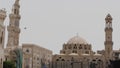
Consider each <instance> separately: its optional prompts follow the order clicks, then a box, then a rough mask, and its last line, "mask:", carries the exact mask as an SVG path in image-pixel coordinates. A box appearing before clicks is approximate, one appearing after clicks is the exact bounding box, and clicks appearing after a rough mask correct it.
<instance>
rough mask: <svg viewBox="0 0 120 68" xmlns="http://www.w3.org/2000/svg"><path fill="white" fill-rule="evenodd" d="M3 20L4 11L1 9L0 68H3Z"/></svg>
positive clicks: (4, 16)
mask: <svg viewBox="0 0 120 68" xmlns="http://www.w3.org/2000/svg"><path fill="white" fill-rule="evenodd" d="M5 18H6V11H5V9H2V10H0V68H3V58H4V39H5V26H4V20H5Z"/></svg>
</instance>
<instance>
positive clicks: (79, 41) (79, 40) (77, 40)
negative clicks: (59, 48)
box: [67, 36, 87, 44]
mask: <svg viewBox="0 0 120 68" xmlns="http://www.w3.org/2000/svg"><path fill="white" fill-rule="evenodd" d="M67 44H87V41H86V40H85V39H83V38H81V37H80V36H74V37H72V38H71V39H70V40H68V42H67Z"/></svg>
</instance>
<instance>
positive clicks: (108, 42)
mask: <svg viewBox="0 0 120 68" xmlns="http://www.w3.org/2000/svg"><path fill="white" fill-rule="evenodd" d="M105 21H106V23H105V24H106V26H105V43H104V44H105V56H106V58H107V59H110V53H111V52H112V50H113V41H112V32H113V28H112V17H111V15H110V14H108V15H107V16H106V18H105Z"/></svg>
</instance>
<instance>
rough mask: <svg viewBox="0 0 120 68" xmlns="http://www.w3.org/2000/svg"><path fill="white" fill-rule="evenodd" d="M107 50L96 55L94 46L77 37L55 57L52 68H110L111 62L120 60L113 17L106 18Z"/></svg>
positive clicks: (64, 45)
mask: <svg viewBox="0 0 120 68" xmlns="http://www.w3.org/2000/svg"><path fill="white" fill-rule="evenodd" d="M105 22H106V23H105V42H104V44H105V49H104V50H99V51H97V53H95V52H94V51H93V50H92V45H91V44H89V43H87V42H86V41H85V40H84V39H83V38H81V37H79V36H75V37H73V38H71V39H70V40H69V41H68V42H67V43H65V44H63V48H62V50H60V54H56V55H53V57H52V58H53V60H52V63H51V68H78V67H79V68H109V64H110V60H118V59H120V50H113V41H112V31H113V28H112V17H111V15H110V14H108V15H107V16H106V18H105Z"/></svg>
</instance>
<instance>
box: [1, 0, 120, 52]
mask: <svg viewBox="0 0 120 68" xmlns="http://www.w3.org/2000/svg"><path fill="white" fill-rule="evenodd" d="M13 3H14V0H0V8H6V11H7V15H9V13H10V12H11V8H12V5H13ZM20 6H21V7H20V10H21V11H20V14H21V20H20V28H21V34H20V45H22V43H32V44H37V45H40V46H43V47H45V48H48V49H50V50H53V52H54V53H59V50H61V49H62V45H63V44H64V43H66V42H67V41H68V40H69V39H70V38H72V37H74V36H76V33H79V36H80V37H82V38H84V39H85V40H86V41H87V42H88V43H89V44H92V47H93V50H95V51H96V50H98V49H99V50H101V49H104V36H105V35H104V27H105V20H104V19H105V17H106V15H107V14H108V13H110V14H111V16H112V17H113V42H114V49H119V48H120V27H119V26H120V0H20ZM8 23H9V16H7V18H6V20H5V24H6V25H7V24H8ZM24 27H27V29H26V30H25V29H24Z"/></svg>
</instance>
